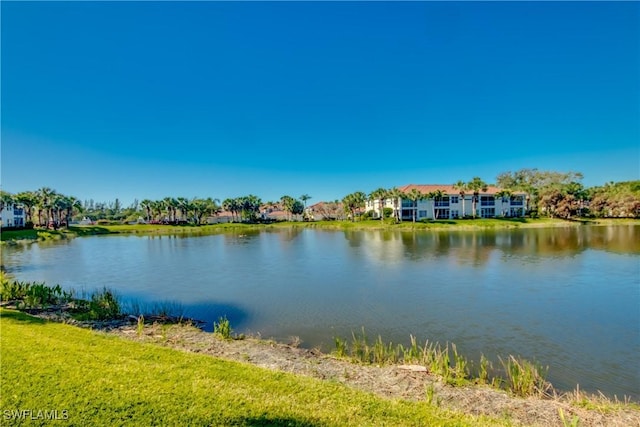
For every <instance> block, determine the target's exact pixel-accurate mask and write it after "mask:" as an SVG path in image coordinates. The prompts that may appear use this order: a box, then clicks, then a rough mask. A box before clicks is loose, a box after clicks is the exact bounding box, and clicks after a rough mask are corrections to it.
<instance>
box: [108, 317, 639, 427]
mask: <svg viewBox="0 0 640 427" xmlns="http://www.w3.org/2000/svg"><path fill="white" fill-rule="evenodd" d="M101 329H102V330H103V331H105V332H106V333H108V334H113V335H118V336H121V337H124V338H126V339H129V340H133V341H139V342H151V343H156V344H160V345H163V346H167V347H171V348H174V349H179V350H183V351H189V352H193V353H201V354H207V355H211V356H215V357H220V358H223V359H227V360H234V361H239V362H243V363H249V364H252V365H255V366H260V367H263V368H267V369H271V370H277V371H284V372H289V373H294V374H298V375H306V376H309V377H313V378H318V379H322V380H330V381H335V382H339V383H342V384H345V385H346V386H349V387H353V388H355V389H358V390H362V391H366V392H371V393H374V394H377V395H379V396H381V397H384V398H390V399H407V400H415V401H427V402H429V403H430V404H433V405H437V406H439V407H440V408H443V409H450V410H457V411H462V412H465V413H468V414H474V415H487V416H492V417H497V418H501V419H507V420H510V421H511V422H513V423H514V424H516V425H527V426H545V427H548V426H562V425H563V422H562V420H561V418H560V411H562V412H563V413H564V416H565V419H566V420H567V421H568V422H570V421H571V420H572V418H573V417H574V416H577V417H578V419H579V425H580V426H621V427H622V426H624V427H628V426H640V410H637V409H632V408H628V407H627V408H624V409H609V410H607V411H606V412H604V411H598V410H594V409H585V408H583V407H580V406H578V405H576V404H575V403H573V402H572V400H571V399H569V398H568V397H559V398H555V399H541V398H533V397H531V398H518V397H513V396H511V395H509V394H508V393H507V392H505V391H501V390H496V389H494V388H491V387H488V386H480V385H477V386H475V385H474V386H468V387H453V386H449V385H446V384H444V383H443V382H442V381H440V380H439V378H438V377H436V376H433V375H431V374H430V373H429V372H428V371H427V370H426V369H425V368H423V367H417V366H405V365H396V366H363V365H359V364H354V363H351V362H349V361H345V360H340V359H337V358H335V357H333V356H330V355H326V354H323V353H321V352H319V351H317V350H308V349H302V348H297V347H296V346H295V345H290V344H282V343H276V342H273V341H268V340H259V339H253V338H245V339H242V340H223V339H220V338H218V337H217V336H215V335H214V334H211V333H207V332H203V331H202V330H200V329H198V328H195V327H191V326H181V325H171V326H168V325H160V324H153V325H146V326H145V328H144V329H143V330H142V332H140V331H139V330H138V328H137V325H131V324H120V325H112V327H111V326H109V325H108V324H107V325H102V327H101ZM611 406H612V405H609V407H611ZM567 425H570V424H567Z"/></svg>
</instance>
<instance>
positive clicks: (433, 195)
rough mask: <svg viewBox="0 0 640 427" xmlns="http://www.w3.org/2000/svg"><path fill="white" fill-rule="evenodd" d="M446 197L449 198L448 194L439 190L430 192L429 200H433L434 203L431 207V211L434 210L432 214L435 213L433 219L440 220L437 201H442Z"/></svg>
mask: <svg viewBox="0 0 640 427" xmlns="http://www.w3.org/2000/svg"><path fill="white" fill-rule="evenodd" d="M446 196H447V194H446V193H445V192H444V191H442V190H441V189H439V188H438V189H437V190H434V191H432V192H430V193H429V194H427V197H428V198H429V199H431V201H432V202H433V203H432V205H431V209H432V212H433V219H434V220H436V219H438V214H437V211H436V202H437V201H441V200H442V199H443V198H445V197H446Z"/></svg>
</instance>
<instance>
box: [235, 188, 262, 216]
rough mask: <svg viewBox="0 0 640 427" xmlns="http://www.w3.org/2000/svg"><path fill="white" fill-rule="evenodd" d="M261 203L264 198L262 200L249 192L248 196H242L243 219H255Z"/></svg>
mask: <svg viewBox="0 0 640 427" xmlns="http://www.w3.org/2000/svg"><path fill="white" fill-rule="evenodd" d="M261 205H262V200H260V198H259V197H258V196H254V195H253V194H249V195H248V196H244V197H241V198H240V206H241V209H242V217H243V219H247V220H249V221H254V220H255V218H256V215H257V214H258V213H259V212H260V206H261Z"/></svg>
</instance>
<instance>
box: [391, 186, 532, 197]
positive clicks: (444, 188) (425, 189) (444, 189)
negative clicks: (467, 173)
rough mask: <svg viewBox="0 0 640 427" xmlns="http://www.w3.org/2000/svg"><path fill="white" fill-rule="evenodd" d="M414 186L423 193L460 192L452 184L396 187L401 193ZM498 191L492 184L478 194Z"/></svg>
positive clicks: (408, 190)
mask: <svg viewBox="0 0 640 427" xmlns="http://www.w3.org/2000/svg"><path fill="white" fill-rule="evenodd" d="M414 188H415V189H416V190H418V191H420V192H421V193H424V194H427V193H431V192H433V191H437V190H442V192H443V193H446V194H460V190H458V189H457V188H455V187H454V186H453V185H450V184H407V185H405V186H402V187H398V190H400V191H402V192H403V193H409V192H411V190H412V189H414ZM500 191H502V188H499V187H495V186H493V185H488V186H487V191H481V192H480V194H491V195H493V194H496V193H499V192H500ZM471 193H472V191H469V190H467V191H465V194H471ZM512 193H513V194H525V193H524V192H522V191H512Z"/></svg>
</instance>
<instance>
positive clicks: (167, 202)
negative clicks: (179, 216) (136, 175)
mask: <svg viewBox="0 0 640 427" xmlns="http://www.w3.org/2000/svg"><path fill="white" fill-rule="evenodd" d="M162 203H163V205H164V209H165V210H166V211H167V220H168V221H169V222H171V223H175V222H176V211H177V210H178V201H177V200H176V199H174V198H173V197H165V198H164V199H162Z"/></svg>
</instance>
